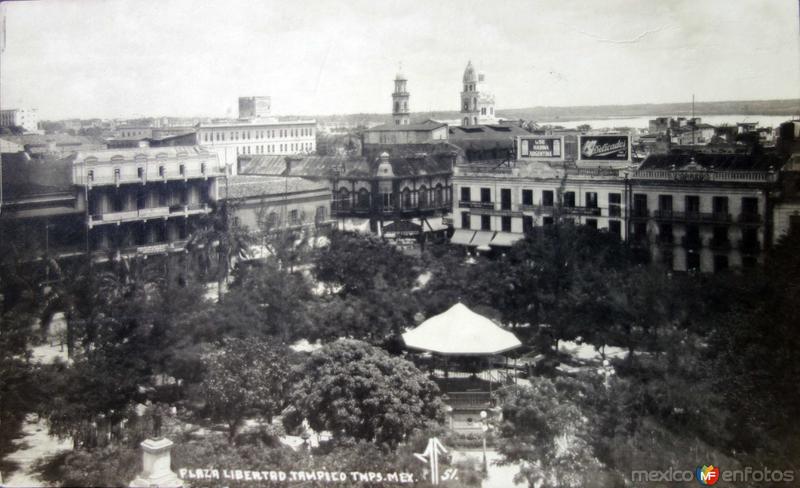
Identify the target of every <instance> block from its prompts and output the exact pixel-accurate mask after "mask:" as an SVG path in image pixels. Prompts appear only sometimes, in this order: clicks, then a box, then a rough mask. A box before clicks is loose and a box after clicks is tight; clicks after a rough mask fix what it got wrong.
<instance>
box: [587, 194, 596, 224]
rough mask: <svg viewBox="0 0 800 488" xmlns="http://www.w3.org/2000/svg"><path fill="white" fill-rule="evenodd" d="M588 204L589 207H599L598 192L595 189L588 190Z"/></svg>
mask: <svg viewBox="0 0 800 488" xmlns="http://www.w3.org/2000/svg"><path fill="white" fill-rule="evenodd" d="M586 206H587V207H589V208H597V192H594V191H587V192H586ZM587 222H588V221H587ZM596 228H597V227H596V226H595V229H596Z"/></svg>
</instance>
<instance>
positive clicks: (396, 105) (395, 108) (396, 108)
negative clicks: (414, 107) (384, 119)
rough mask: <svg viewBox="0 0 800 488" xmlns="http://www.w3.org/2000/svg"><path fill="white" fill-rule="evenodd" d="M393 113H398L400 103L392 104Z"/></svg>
mask: <svg viewBox="0 0 800 488" xmlns="http://www.w3.org/2000/svg"><path fill="white" fill-rule="evenodd" d="M394 111H395V112H399V111H400V102H394Z"/></svg>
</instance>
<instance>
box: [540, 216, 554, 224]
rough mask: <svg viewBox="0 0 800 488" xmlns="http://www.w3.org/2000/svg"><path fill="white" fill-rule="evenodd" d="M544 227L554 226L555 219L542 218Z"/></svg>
mask: <svg viewBox="0 0 800 488" xmlns="http://www.w3.org/2000/svg"><path fill="white" fill-rule="evenodd" d="M542 225H553V217H544V218H542Z"/></svg>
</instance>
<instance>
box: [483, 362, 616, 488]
mask: <svg viewBox="0 0 800 488" xmlns="http://www.w3.org/2000/svg"><path fill="white" fill-rule="evenodd" d="M562 388H564V386H563V385H559V384H557V383H555V382H553V381H551V380H549V379H547V378H534V379H532V381H531V386H530V387H515V388H512V389H510V390H505V391H504V393H503V397H502V400H503V422H502V424H501V425H500V435H501V436H502V437H503V438H504V441H503V442H501V443H500V445H499V451H500V453H501V454H503V456H504V458H505V461H506V462H517V461H524V462H523V463H522V464H521V468H520V475H519V477H520V478H522V479H525V480H527V482H528V486H530V487H534V486H540V487H543V488H556V487H559V488H560V487H576V488H577V487H593V486H597V487H598V488H599V487H601V486H605V485H604V484H603V483H602V482H601V480H599V479H598V478H597V473H598V472H599V471H601V470H602V465H601V464H600V462H599V461H598V460H597V458H596V457H595V455H594V452H593V449H592V446H591V444H590V440H589V439H588V438H587V437H588V436H587V434H586V433H587V431H588V430H589V428H590V425H589V422H588V419H587V418H586V417H584V415H583V412H582V411H581V409H580V408H579V407H578V406H577V405H576V404H575V403H574V402H572V401H571V400H570V399H569V396H568V394H567V393H565V392H564V391H563V389H562Z"/></svg>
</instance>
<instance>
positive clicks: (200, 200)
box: [70, 146, 225, 254]
mask: <svg viewBox="0 0 800 488" xmlns="http://www.w3.org/2000/svg"><path fill="white" fill-rule="evenodd" d="M70 159H71V161H72V174H73V182H74V185H76V186H78V187H80V188H81V190H82V192H81V193H82V195H83V198H84V200H85V208H86V225H87V227H88V237H87V244H88V248H89V250H90V251H119V252H121V253H139V254H142V253H143V254H149V253H163V252H167V251H170V250H178V249H182V248H183V245H184V243H185V239H187V237H188V235H189V234H190V233H191V231H192V229H193V227H194V224H195V223H196V222H197V219H199V218H200V217H201V216H202V215H204V214H207V213H209V212H211V210H212V206H211V204H212V202H213V201H215V200H216V199H217V191H218V185H217V180H218V179H219V178H220V177H222V176H224V175H225V172H224V167H222V166H221V164H220V162H219V159H218V158H217V156H216V154H215V153H214V152H212V151H207V150H205V149H203V148H202V147H196V146H195V147H164V148H134V149H122V150H105V151H92V152H83V151H81V152H78V153H76V154H74V155H73V156H71V158H70Z"/></svg>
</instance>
